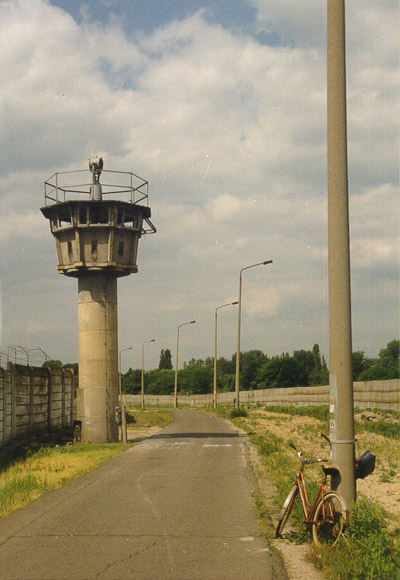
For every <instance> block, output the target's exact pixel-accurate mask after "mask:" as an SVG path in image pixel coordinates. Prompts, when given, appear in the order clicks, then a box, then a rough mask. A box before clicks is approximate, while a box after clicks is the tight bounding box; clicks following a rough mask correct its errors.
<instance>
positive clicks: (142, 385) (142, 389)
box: [140, 338, 156, 409]
mask: <svg viewBox="0 0 400 580" xmlns="http://www.w3.org/2000/svg"><path fill="white" fill-rule="evenodd" d="M155 341H156V339H155V338H153V339H152V340H146V341H145V342H143V344H142V381H141V389H140V394H141V400H142V409H144V345H145V344H147V343H149V342H155Z"/></svg>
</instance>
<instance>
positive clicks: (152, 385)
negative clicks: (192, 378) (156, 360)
mask: <svg viewBox="0 0 400 580" xmlns="http://www.w3.org/2000/svg"><path fill="white" fill-rule="evenodd" d="M146 381H147V383H146V384H147V388H146V393H148V394H149V395H171V394H172V393H173V392H174V383H175V371H173V370H172V369H161V370H160V369H154V370H152V371H148V372H147V373H146Z"/></svg>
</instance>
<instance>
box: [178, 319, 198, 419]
mask: <svg viewBox="0 0 400 580" xmlns="http://www.w3.org/2000/svg"><path fill="white" fill-rule="evenodd" d="M195 322H196V321H195V320H191V321H190V322H184V323H183V324H180V325H179V326H178V331H177V334H176V364H175V386H174V409H176V408H177V406H178V352H179V329H180V328H181V327H182V326H186V325H187V324H194V323H195Z"/></svg>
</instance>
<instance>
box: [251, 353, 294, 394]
mask: <svg viewBox="0 0 400 580" xmlns="http://www.w3.org/2000/svg"><path fill="white" fill-rule="evenodd" d="M300 375H301V368H300V366H299V363H298V362H297V361H296V360H295V359H294V358H293V357H290V356H289V355H288V354H283V355H282V356H276V357H274V358H272V359H271V360H269V361H268V362H267V363H265V364H264V365H263V366H262V367H261V369H260V371H259V374H258V377H257V379H258V382H259V384H260V388H263V389H272V388H286V387H295V386H297V385H298V384H299V376H300Z"/></svg>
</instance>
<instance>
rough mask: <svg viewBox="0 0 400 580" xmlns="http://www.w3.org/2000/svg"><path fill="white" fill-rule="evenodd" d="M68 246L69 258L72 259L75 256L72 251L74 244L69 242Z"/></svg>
mask: <svg viewBox="0 0 400 580" xmlns="http://www.w3.org/2000/svg"><path fill="white" fill-rule="evenodd" d="M67 245H68V256H69V257H70V258H72V256H73V254H74V252H73V249H72V242H68V244H67Z"/></svg>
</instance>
